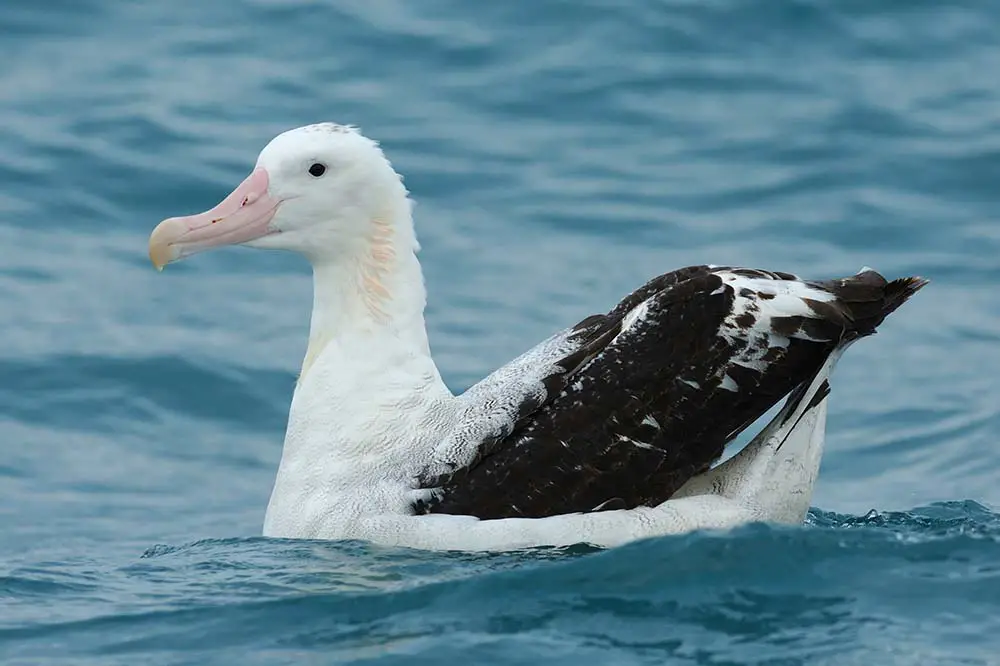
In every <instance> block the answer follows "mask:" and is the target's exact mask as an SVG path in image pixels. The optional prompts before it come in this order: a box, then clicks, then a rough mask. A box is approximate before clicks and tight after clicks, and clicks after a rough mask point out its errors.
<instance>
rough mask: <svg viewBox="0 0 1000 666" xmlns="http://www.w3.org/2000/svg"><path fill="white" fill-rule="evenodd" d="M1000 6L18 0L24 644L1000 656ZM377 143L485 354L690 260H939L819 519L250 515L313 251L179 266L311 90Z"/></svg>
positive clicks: (5, 5) (740, 658) (108, 655)
mask: <svg viewBox="0 0 1000 666" xmlns="http://www.w3.org/2000/svg"><path fill="white" fill-rule="evenodd" d="M998 28H1000V4H998V3H996V2H994V1H992V0H958V1H953V2H947V3H942V2H929V1H927V0H905V1H903V0H898V1H895V2H891V1H889V0H885V1H883V2H871V1H869V0H840V1H834V0H784V1H782V2H760V1H759V0H758V1H756V2H753V1H751V0H530V1H529V0H514V1H511V2H495V3H487V2H463V1H460V0H421V1H420V2H416V1H412V0H243V1H238V0H212V1H211V2H209V1H203V2H195V1H194V0H178V1H177V2H173V3H168V2H112V1H110V0H72V1H71V0H46V1H45V2H39V1H37V0H35V1H26V0H4V2H2V3H0V46H2V53H3V56H2V58H0V313H2V317H3V319H2V326H0V446H2V449H0V451H2V455H0V663H2V664H4V665H20V664H101V665H104V664H123V665H124V664H129V665H132V664H157V665H158V664H226V665H229V664H247V665H249V664H285V663H287V664H332V663H379V664H391V663H406V664H420V663H433V664H442V663H445V664H447V663H470V664H536V663H554V664H561V663H566V664H579V663H585V664H640V663H643V664H644V663H649V664H663V663H670V664H837V665H840V664H865V665H871V664H996V663H1000V656H997V655H1000V514H998V513H997V507H998V506H1000V487H998V483H997V480H998V477H1000V442H998V438H997V434H996V433H997V430H998V427H1000V391H998V389H1000V381H998V379H997V377H998V372H1000V297H998V296H997V292H996V284H997V283H998V282H1000V222H998V221H997V213H998V208H1000V76H998V75H997V72H1000V40H998V38H997V34H998ZM321 120H333V121H338V122H343V123H352V124H356V125H359V126H360V127H361V128H362V129H363V130H364V132H365V133H366V134H368V135H370V136H372V137H374V138H377V139H378V140H380V141H381V142H382V145H383V147H384V149H385V150H386V152H387V154H388V156H389V157H390V159H391V160H392V161H393V164H394V165H395V167H396V168H397V169H398V170H399V171H400V172H401V173H402V174H404V175H405V177H406V184H407V186H408V187H409V189H410V190H411V191H412V193H413V196H414V198H415V199H416V201H417V207H416V219H417V225H418V231H419V234H420V239H421V242H422V245H423V251H422V252H421V259H422V262H423V265H424V269H425V273H426V278H427V283H428V288H429V293H430V297H429V298H430V302H429V306H428V313H427V318H428V326H429V328H430V334H431V339H432V345H433V349H434V354H435V357H436V358H437V360H438V364H439V366H440V367H441V370H442V373H443V374H444V376H445V379H446V381H447V382H448V383H449V385H450V386H452V388H454V389H455V390H456V391H458V390H462V389H464V388H466V387H468V386H469V385H470V384H471V383H473V382H474V381H476V380H477V379H478V378H480V377H481V376H483V375H484V374H486V373H487V372H489V371H490V370H492V369H493V368H495V367H496V366H498V365H500V364H502V363H504V362H506V361H507V360H509V359H510V358H512V357H513V356H515V355H517V354H518V353H520V352H521V351H523V350H524V349H526V348H528V347H530V346H532V345H534V344H535V343H536V342H538V341H539V340H541V339H542V338H543V337H545V336H547V335H548V334H550V333H551V332H553V331H554V330H556V329H559V328H562V327H563V326H565V325H568V324H572V323H574V322H576V321H578V320H579V319H581V318H583V317H584V316H586V315H588V314H591V313H593V312H598V311H603V310H606V309H607V308H608V307H609V306H611V305H612V304H613V303H615V302H616V301H617V300H618V299H619V298H620V297H621V296H623V295H624V294H626V293H628V292H629V291H630V290H632V289H633V288H635V287H636V286H637V285H639V284H641V283H642V282H643V281H645V280H646V279H648V278H649V277H651V276H653V275H656V274H658V273H661V272H664V271H666V270H669V269H672V268H676V267H680V266H683V265H688V264H694V263H717V264H740V265H748V266H757V267H763V268H770V269H776V270H786V271H791V272H795V273H800V274H805V275H808V276H811V277H831V276H839V275H844V274H850V273H853V272H854V271H856V270H858V269H860V268H861V267H862V266H865V265H869V266H873V267H875V268H877V269H879V270H880V271H882V272H884V273H885V274H887V275H889V276H898V275H909V274H920V275H924V276H926V277H929V278H930V279H931V280H932V281H933V282H932V284H931V285H930V286H929V287H928V288H926V289H925V290H924V291H923V292H921V293H920V294H919V296H918V297H917V298H915V299H914V300H913V301H912V302H911V303H909V304H907V305H906V307H904V308H903V309H901V310H900V311H899V312H897V313H896V314H895V315H893V317H892V318H890V319H889V320H888V321H887V322H886V323H885V325H884V326H883V327H882V329H881V331H880V333H879V335H877V336H875V337H874V338H871V339H869V340H865V341H864V342H863V343H861V344H858V345H856V346H854V347H853V348H852V349H851V350H850V352H849V353H848V354H847V356H846V357H845V359H844V360H843V361H842V363H841V364H840V366H839V368H838V370H837V374H836V377H835V382H834V390H833V396H832V402H831V407H830V423H829V435H828V439H827V445H828V448H827V454H826V457H825V459H824V464H823V469H822V472H821V476H820V480H819V483H818V486H817V489H816V494H815V497H814V505H815V507H816V508H815V509H814V510H813V511H812V512H811V514H810V517H809V520H808V522H807V525H805V526H804V527H794V528H789V527H770V526H764V525H750V526H746V527H744V528H740V529H737V530H734V531H732V532H729V533H723V534H718V533H705V534H702V533H695V534H688V535H683V536H674V537H667V538H661V539H654V540H650V541H646V542H642V543H636V544H632V545H629V546H626V547H622V548H619V549H612V550H606V551H599V550H595V549H592V548H589V547H585V546H579V547H576V548H570V549H557V550H551V549H548V550H547V549H540V550H536V551H528V552H520V553H501V554H492V555H484V554H479V555H463V554H439V553H425V552H419V551H408V550H396V549H385V548H376V547H373V546H371V545H369V544H364V543H318V542H304V541H303V542H296V541H281V540H270V539H263V538H260V537H259V536H257V535H259V533H260V526H261V521H262V517H263V511H264V507H265V505H266V503H267V498H268V494H269V492H270V489H271V483H272V481H273V478H274V473H275V469H276V466H277V462H278V458H279V454H280V446H281V440H282V435H283V428H284V423H285V417H286V414H287V409H288V405H289V401H290V397H291V391H292V387H293V385H294V381H295V376H296V372H297V370H298V365H299V362H300V361H301V357H302V353H303V351H304V347H305V336H306V326H307V319H308V314H309V308H310V305H311V300H310V299H311V294H310V287H311V285H310V278H309V272H308V268H307V266H306V264H305V262H304V261H303V260H301V259H299V258H297V257H294V256H289V255H283V254H268V253H263V252H255V251H251V250H246V249H240V248H236V249H227V250H221V251H218V252H214V253H210V254H205V255H201V256H199V257H198V258H197V259H196V260H191V261H188V262H185V263H183V264H179V265H176V266H171V267H170V269H168V271H167V272H165V273H164V274H163V275H159V274H157V273H156V272H155V271H154V270H153V269H152V268H151V267H150V265H149V263H148V260H147V258H146V238H147V236H148V233H149V231H150V230H151V229H152V227H153V226H154V225H155V224H156V223H157V222H158V221H159V220H160V219H162V218H164V217H168V216H172V215H178V214H186V213H191V212H195V211H199V210H204V209H206V208H208V207H210V206H211V205H213V204H214V203H216V202H217V201H218V200H219V199H220V198H221V197H222V196H224V195H225V194H226V193H228V192H229V190H230V189H231V188H232V187H233V186H234V185H235V184H236V183H238V182H239V181H240V180H241V179H242V178H243V177H244V176H245V175H246V173H247V172H248V171H249V169H250V168H251V166H252V164H253V162H254V160H255V158H256V154H257V152H258V151H259V150H260V148H261V147H262V146H263V145H264V144H265V143H266V142H267V141H268V140H269V139H270V138H271V137H272V136H273V135H274V134H276V133H278V132H279V131H282V130H284V129H288V128H290V127H295V126H298V125H302V124H306V123H311V122H316V121H321Z"/></svg>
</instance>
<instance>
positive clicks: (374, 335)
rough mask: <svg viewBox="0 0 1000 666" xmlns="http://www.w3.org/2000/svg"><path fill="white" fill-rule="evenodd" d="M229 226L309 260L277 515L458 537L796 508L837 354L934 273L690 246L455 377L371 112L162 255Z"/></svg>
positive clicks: (635, 535)
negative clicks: (707, 251)
mask: <svg viewBox="0 0 1000 666" xmlns="http://www.w3.org/2000/svg"><path fill="white" fill-rule="evenodd" d="M225 245H246V246H250V247H255V248H264V249H281V250H291V251H295V252H298V253H300V254H301V255H303V256H304V257H305V258H306V259H307V260H308V261H309V262H310V264H311V265H312V269H313V306H312V316H311V322H310V328H309V338H308V345H307V347H306V351H305V357H304V360H303V362H302V367H301V371H300V374H299V377H298V380H297V382H296V385H295V388H294V394H293V397H292V403H291V408H290V411H289V415H288V423H287V429H286V432H285V439H284V445H283V449H282V453H281V461H280V464H279V467H278V472H277V476H276V479H275V483H274V487H273V490H272V494H271V497H270V501H269V503H268V506H267V511H266V514H265V516H264V524H263V534H264V535H265V536H273V537H285V538H312V539H357V540H363V541H368V542H374V543H379V544H385V545H398V546H406V547H414V548H425V549H442V550H501V549H516V548H525V547H537V546H560V545H571V544H577V543H589V544H593V545H597V546H605V547H610V546H615V545H619V544H622V543H625V542H628V541H632V540H636V539H642V538H648V537H654V536H659V535H665V534H671V533H680V532H685V531H689V530H696V529H726V528H731V527H734V526H737V525H740V524H743V523H747V522H758V521H761V522H774V523H802V522H803V520H804V519H805V516H806V513H807V511H808V508H809V505H810V500H811V497H812V490H813V485H814V482H815V479H816V476H817V473H818V470H819V465H820V459H821V457H822V452H823V445H824V439H825V432H826V413H827V401H828V395H829V393H830V381H829V379H830V375H831V373H832V371H833V369H834V366H835V365H836V363H837V361H838V359H839V358H840V356H841V354H842V353H843V352H844V350H845V349H847V348H848V347H849V346H850V345H851V344H852V343H854V342H855V341H857V340H859V339H861V338H864V337H867V336H869V335H871V334H873V333H874V332H875V330H876V328H877V327H878V326H879V325H880V324H881V323H882V321H883V320H884V319H885V317H886V316H887V315H889V314H890V313H891V312H893V311H894V310H895V309H896V308H898V307H899V306H900V305H902V304H903V303H904V302H905V301H906V300H907V299H909V298H910V297H911V296H912V295H913V294H914V293H916V292H917V290H919V289H920V288H921V287H923V286H924V285H925V284H926V280H924V279H922V278H920V277H904V278H901V279H895V280H891V281H889V280H887V279H885V278H884V277H882V275H880V274H879V273H877V272H875V271H874V270H871V269H868V268H865V269H862V270H861V271H860V272H858V273H857V274H854V275H851V276H849V277H844V278H839V279H828V280H807V279H802V278H799V277H797V276H795V275H792V274H789V273H784V272H778V271H770V270H761V269H751V268H741V267H733V266H714V265H702V266H689V267H685V268H681V269H679V270H674V271H672V272H668V273H664V274H663V275H659V276H657V277H654V278H652V279H651V280H650V281H649V282H647V283H646V284H644V285H642V286H641V287H639V288H638V289H636V290H635V291H634V292H632V293H631V294H629V295H627V296H625V297H624V298H623V299H622V300H621V302H619V303H618V304H617V305H615V306H614V307H612V308H611V309H610V310H609V311H608V312H606V313H604V314H595V315H592V316H590V317H587V318H586V319H583V320H582V321H580V322H578V323H576V324H575V325H572V326H569V327H567V328H565V329H563V330H561V331H558V332H556V333H554V334H553V335H551V336H550V337H549V338H548V339H546V340H543V341H542V342H540V343H539V344H538V345H537V346H535V347H534V348H532V349H530V350H528V351H527V352H525V353H524V354H523V355H521V356H519V357H518V358H516V359H514V360H513V361H511V362H510V363H508V364H507V365H505V366H503V367H501V368H499V369H497V370H496V371H495V372H493V373H492V374H490V375H488V376H487V377H485V378H484V379H482V380H481V381H480V382H478V383H477V384H475V385H473V386H472V387H471V388H469V389H468V390H466V391H465V392H463V393H461V394H459V395H455V394H453V393H452V391H450V390H449V389H448V387H447V386H446V385H445V383H444V381H443V380H442V378H441V375H440V373H439V371H438V368H437V366H436V365H435V363H434V359H433V358H432V356H431V352H430V346H429V344H428V338H427V331H426V327H425V323H424V307H425V302H426V291H425V287H424V280H423V275H422V273H421V268H420V263H419V262H418V260H417V252H418V250H419V245H418V242H417V236H416V233H415V231H414V224H413V216H412V210H411V199H410V195H409V192H408V191H407V189H406V188H405V187H404V185H403V181H402V178H401V177H400V176H399V175H398V174H397V173H396V171H395V170H394V169H393V167H392V165H391V164H390V162H389V161H388V159H387V158H386V156H385V154H384V153H383V151H382V149H381V148H380V147H379V145H378V143H377V142H375V141H373V140H371V139H369V138H367V137H366V136H364V135H363V134H362V133H361V132H359V131H358V130H357V129H356V128H354V127H351V126H344V125H339V124H334V123H321V124H316V125H309V126H306V127H300V128H297V129H292V130H289V131H287V132H284V133H282V134H280V135H278V136H277V137H275V138H274V139H272V140H271V141H270V142H269V143H268V144H267V145H266V146H265V147H264V149H263V150H262V151H261V152H260V155H259V157H258V159H257V162H256V165H255V166H254V168H253V170H252V171H251V172H250V174H249V175H248V176H247V177H246V179H245V180H244V181H243V182H242V183H240V184H239V185H238V186H237V187H236V189H235V190H233V192H232V193H231V194H230V195H229V196H227V197H226V198H225V199H224V200H223V201H222V202H221V203H219V204H218V205H217V206H216V207H215V208H212V209H211V210H209V211H207V212H204V213H199V214H196V215H190V216H184V217H172V218H169V219H166V220H164V221H162V222H161V223H160V224H159V225H157V226H156V228H155V229H154V230H153V232H152V234H151V236H150V239H149V256H150V259H151V260H152V262H153V264H154V265H155V266H156V268H157V269H161V270H162V268H163V267H164V266H165V265H166V264H168V263H170V262H174V261H177V260H179V259H183V258H184V257H187V256H189V255H192V254H195V253H197V252H200V251H203V250H207V249H209V248H213V247H219V246H225ZM782 400H784V403H783V404H782V405H781V407H780V409H778V410H777V413H776V414H775V416H774V417H773V418H772V419H771V420H770V421H768V422H767V423H766V424H765V425H763V426H762V427H761V428H760V430H759V432H757V433H756V435H755V436H754V437H752V438H750V439H749V442H748V443H747V444H746V445H745V446H744V447H743V448H742V449H741V450H739V451H738V452H736V453H735V454H733V455H731V456H729V457H728V458H725V456H724V453H725V452H726V448H727V445H729V444H731V443H733V442H734V441H735V440H736V439H737V437H738V436H739V435H740V433H741V432H743V431H744V430H745V429H746V428H748V427H749V426H751V425H753V424H754V423H755V422H756V421H758V419H760V417H762V416H763V415H764V414H765V413H766V412H768V411H769V410H770V409H771V408H772V407H776V406H777V405H778V404H779V403H781V401H782ZM748 434H749V433H748Z"/></svg>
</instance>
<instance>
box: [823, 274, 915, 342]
mask: <svg viewBox="0 0 1000 666" xmlns="http://www.w3.org/2000/svg"><path fill="white" fill-rule="evenodd" d="M927 283H928V280H925V279H924V278H922V277H916V276H914V277H905V278H899V279H896V280H892V281H891V282H889V281H887V280H886V279H885V278H884V277H882V275H881V274H879V273H877V272H876V271H873V270H871V269H864V270H862V271H861V272H860V273H858V274H857V275H853V276H851V277H849V278H842V279H839V280H826V281H822V282H816V283H814V284H815V286H817V287H820V288H822V289H824V290H826V291H829V292H830V293H832V294H833V295H834V296H836V301H834V302H833V303H828V304H827V305H828V306H832V307H833V308H834V309H836V310H838V314H840V315H841V316H843V317H844V318H845V319H846V320H847V321H848V322H850V323H849V325H848V327H847V328H848V332H849V333H851V334H852V337H863V336H866V335H871V334H873V333H874V332H875V329H876V328H878V326H879V325H880V324H881V323H882V322H883V321H884V320H885V318H886V317H888V316H889V315H890V314H892V312H894V311H895V310H896V309H897V308H898V307H899V306H901V305H902V304H903V303H905V302H906V301H907V300H909V299H910V297H911V296H913V295H914V294H915V293H917V292H918V291H920V289H922V288H923V287H924V286H925V285H926V284H927Z"/></svg>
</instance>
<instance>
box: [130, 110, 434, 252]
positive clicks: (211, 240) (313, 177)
mask: <svg viewBox="0 0 1000 666" xmlns="http://www.w3.org/2000/svg"><path fill="white" fill-rule="evenodd" d="M224 245H248V246H251V247H260V248H273V249H282V250H292V251H296V252H300V253H302V254H304V255H305V256H306V257H308V258H309V259H310V260H312V261H313V263H314V264H315V263H316V262H317V261H318V260H320V261H324V260H329V261H337V260H338V259H343V258H352V257H359V256H364V257H368V258H369V259H371V258H372V257H371V254H372V252H374V254H375V256H374V261H376V262H377V261H384V260H387V259H389V258H390V257H388V256H387V253H390V252H392V253H395V252H407V251H409V252H413V251H416V249H417V248H416V240H415V237H414V233H413V228H412V218H411V215H410V201H409V199H408V197H407V192H406V189H405V188H404V187H403V184H402V181H401V179H400V177H399V176H398V174H396V172H395V171H394V170H393V168H392V166H391V165H390V164H389V161H388V160H387V159H386V158H385V156H384V155H383V153H382V151H381V149H380V148H379V146H378V144H377V143H376V142H374V141H372V140H371V139H368V138H367V137H365V136H363V135H362V134H361V133H359V132H358V131H357V130H355V129H354V128H352V127H347V126H343V125H336V124H333V123H321V124H317V125H308V126H306V127H299V128H297V129H293V130H289V131H287V132H284V133H283V134H280V135H278V136H277V137H275V138H274V139H272V140H271V142H270V143H268V144H267V146H265V148H264V149H263V150H262V151H261V153H260V156H259V157H258V158H257V164H256V166H255V167H254V169H253V171H252V172H251V173H250V175H249V176H247V178H246V179H245V180H244V181H243V182H242V183H240V184H239V186H237V187H236V189H235V190H234V191H233V192H232V193H231V194H230V195H229V196H227V197H226V198H225V199H224V200H223V201H222V202H221V203H219V204H218V205H217V206H216V207H214V208H212V209H211V210H209V211H206V212H204V213H199V214H197V215H189V216H184V217H173V218H169V219H166V220H164V221H163V222H161V223H160V224H159V225H158V226H157V227H156V229H154V231H153V233H152V234H151V236H150V239H149V256H150V259H151V260H152V262H153V264H154V265H155V266H156V267H157V268H158V269H162V268H163V266H165V265H166V264H168V263H170V262H173V261H177V260H179V259H182V258H184V257H186V256H189V255H191V254H194V253H196V252H200V251H203V250H207V249H210V248H213V247H220V246H224Z"/></svg>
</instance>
